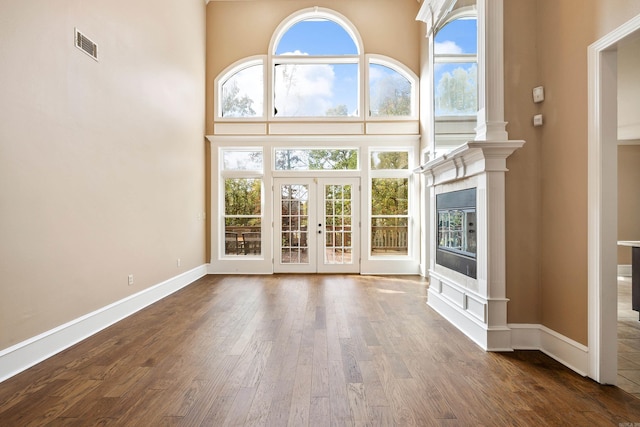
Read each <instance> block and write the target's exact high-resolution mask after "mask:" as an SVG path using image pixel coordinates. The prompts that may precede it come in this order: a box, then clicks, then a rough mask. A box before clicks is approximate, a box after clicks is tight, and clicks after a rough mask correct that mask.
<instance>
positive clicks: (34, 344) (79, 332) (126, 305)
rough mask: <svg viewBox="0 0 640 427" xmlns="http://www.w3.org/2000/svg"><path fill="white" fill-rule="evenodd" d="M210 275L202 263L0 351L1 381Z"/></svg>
mask: <svg viewBox="0 0 640 427" xmlns="http://www.w3.org/2000/svg"><path fill="white" fill-rule="evenodd" d="M206 274H207V266H206V265H202V266H199V267H196V268H194V269H192V270H189V271H187V272H185V273H182V274H180V275H178V276H175V277H172V278H171V279H168V280H166V281H164V282H162V283H159V284H157V285H155V286H152V287H150V288H147V289H145V290H143V291H140V292H138V293H137V294H134V295H131V296H129V297H127V298H124V299H122V300H120V301H116V302H114V303H113V304H109V305H107V306H105V307H102V308H100V309H98V310H96V311H94V312H92V313H88V314H86V315H84V316H82V317H79V318H77V319H74V320H72V321H70V322H67V323H65V324H64V325H60V326H58V327H56V328H54V329H51V330H49V331H47V332H44V333H42V334H40V335H37V336H35V337H32V338H29V339H28V340H25V341H23V342H20V343H18V344H16V345H13V346H11V347H9V348H7V349H4V350H2V351H0V382H2V381H4V380H6V379H8V378H10V377H12V376H14V375H16V374H18V373H20V372H22V371H24V370H26V369H28V368H30V367H32V366H34V365H36V364H37V363H40V362H42V361H43V360H45V359H47V358H49V357H51V356H53V355H55V354H57V353H59V352H61V351H63V350H65V349H67V348H69V347H71V346H72V345H74V344H76V343H78V342H80V341H82V340H84V339H86V338H88V337H90V336H91V335H93V334H95V333H97V332H100V331H101V330H103V329H105V328H107V327H109V326H111V325H113V324H114V323H116V322H118V321H120V320H122V319H124V318H125V317H128V316H130V315H132V314H133V313H135V312H137V311H139V310H142V309H143V308H145V307H147V306H149V305H151V304H153V303H154V302H157V301H159V300H161V299H162V298H165V297H166V296H168V295H170V294H172V293H174V292H176V291H178V290H180V289H182V288H184V287H185V286H188V285H190V284H191V283H193V282H195V281H196V280H198V279H199V278H201V277H203V276H205V275H206Z"/></svg>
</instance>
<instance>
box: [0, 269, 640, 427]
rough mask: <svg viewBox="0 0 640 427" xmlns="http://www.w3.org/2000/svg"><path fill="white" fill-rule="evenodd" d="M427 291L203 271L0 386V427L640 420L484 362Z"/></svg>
mask: <svg viewBox="0 0 640 427" xmlns="http://www.w3.org/2000/svg"><path fill="white" fill-rule="evenodd" d="M426 286H427V283H426V282H425V281H424V280H423V279H421V278H419V277H367V276H339V275H331V276H324V275H318V276H316V275H275V276H207V277H204V278H202V279H200V280H199V281H197V282H196V283H194V284H192V285H191V286H189V287H187V288H185V289H183V290H181V291H179V292H177V293H175V294H174V295H172V296H170V297H168V298H166V299H164V300H163V301H160V302H159V303H156V304H154V305H153V306H150V307H148V308H147V309H145V310H143V311H141V312H139V313H137V314H135V315H133V316H131V317H129V318H127V319H125V320H123V321H121V322H119V323H118V324H116V325H114V326H112V327H110V328H108V329H106V330H104V331H103V332H101V333H99V334H96V335H94V336H93V337H91V338H89V339H87V340H85V341H83V342H82V343H80V344H78V345H76V346H74V347H72V348H70V349H68V350H67V351H64V352H63V353H60V354H58V355H56V356H54V357H52V358H50V359H48V360H46V361H44V362H42V363H40V364H39V365H37V366H35V367H33V368H31V369H29V370H27V371H25V372H23V373H21V374H19V375H17V376H15V377H13V378H10V379H9V380H7V381H5V382H3V383H0V425H1V426H39V425H65V426H91V425H118V426H169V425H180V426H199V425H203V426H234V425H237V426H253V425H259V426H262V425H265V426H266V425H268V426H286V425H290V426H306V425H310V426H329V425H333V426H350V425H354V426H364V425H366V426H412V425H415V426H431V425H434V426H441V425H451V426H466V425H491V426H493V425H496V426H507V425H508V426H541V425H567V426H619V425H633V423H640V400H637V399H635V398H634V397H633V396H631V395H630V394H628V393H626V392H624V391H622V390H621V389H619V388H617V387H611V386H601V385H598V384H597V383H595V382H593V381H591V380H589V379H587V378H583V377H581V376H579V375H577V374H575V373H573V372H572V371H570V370H568V369H567V368H565V367H563V366H562V365H560V364H558V363H557V362H555V361H554V360H552V359H550V358H549V357H547V356H545V355H543V354H542V353H540V352H535V351H527V352H514V353H486V352H484V351H482V350H481V349H480V348H478V347H477V346H476V345H475V344H473V343H472V342H471V341H470V340H469V339H467V338H466V337H465V336H464V335H462V334H461V333H460V332H458V331H457V330H456V329H455V328H453V327H452V326H451V325H450V324H449V323H448V322H446V321H445V320H443V319H442V318H441V317H440V316H439V315H438V314H436V313H435V312H434V311H432V310H431V309H430V308H429V307H428V306H427V305H426V304H425V301H426ZM621 423H622V424H621ZM627 423H631V424H627Z"/></svg>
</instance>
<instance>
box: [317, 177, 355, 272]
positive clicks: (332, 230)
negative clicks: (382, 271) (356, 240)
mask: <svg viewBox="0 0 640 427" xmlns="http://www.w3.org/2000/svg"><path fill="white" fill-rule="evenodd" d="M324 194H325V201H324V206H325V213H324V225H325V230H324V231H325V238H324V263H325V264H352V263H353V257H352V254H353V246H352V238H351V236H352V230H351V185H340V184H339V185H325V191H324Z"/></svg>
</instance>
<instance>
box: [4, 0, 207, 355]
mask: <svg viewBox="0 0 640 427" xmlns="http://www.w3.org/2000/svg"><path fill="white" fill-rule="evenodd" d="M204 25H205V6H204V2H203V0H136V1H125V0H112V1H106V2H87V1H83V0H57V1H55V2H51V1H44V0H31V1H27V2H25V1H21V0H2V1H1V2H0V58H1V59H2V66H0V117H2V125H1V126H0V281H1V282H0V325H1V326H0V349H4V348H7V347H9V346H11V345H13V344H15V343H18V342H20V341H22V340H25V339H27V338H29V337H32V336H35V335H37V334H39V333H42V332H44V331H47V330H50V329H52V328H54V327H56V326H58V325H61V324H63V323H65V322H68V321H70V320H73V319H75V318H77V317H79V316H82V315H84V314H86V313H89V312H91V311H93V310H96V309H98V308H101V307H104V306H105V305H108V304H110V303H113V302H115V301H117V300H119V299H122V298H124V297H126V296H128V295H131V294H133V293H136V292H139V291H141V290H143V289H144V288H147V287H149V286H152V285H156V284H158V283H160V282H162V281H164V280H166V279H169V278H171V277H174V276H176V275H178V274H179V273H181V272H184V271H186V270H189V269H192V268H194V267H196V266H200V265H202V264H203V263H204V236H205V232H204V221H203V220H202V219H201V218H202V212H204V182H205V178H204V173H205V171H204V142H203V134H204V96H203V94H204V69H205V61H204V54H205V27H204ZM74 27H78V28H79V29H80V30H81V31H83V32H84V33H85V34H86V35H87V36H89V37H91V38H92V39H93V40H94V41H95V42H97V43H98V45H99V55H100V61H99V62H96V61H94V60H93V59H91V58H90V57H89V56H87V55H86V54H84V53H83V52H81V51H80V50H78V49H77V48H76V47H75V46H74V43H73V42H74ZM177 258H181V261H182V266H181V267H179V268H178V267H177V264H176V261H177ZM128 274H134V285H133V286H128V284H127V275H128Z"/></svg>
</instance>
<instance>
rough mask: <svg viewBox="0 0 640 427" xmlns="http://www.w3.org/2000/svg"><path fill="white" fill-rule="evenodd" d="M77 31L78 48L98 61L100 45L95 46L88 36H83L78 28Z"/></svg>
mask: <svg viewBox="0 0 640 427" xmlns="http://www.w3.org/2000/svg"><path fill="white" fill-rule="evenodd" d="M75 30H76V37H75V39H76V47H77V48H78V49H80V50H81V51H83V52H84V53H86V54H87V55H89V56H91V57H92V58H93V59H95V60H96V61H97V60H98V45H97V44H95V43H94V42H93V41H91V39H89V38H88V37H87V36H85V35H84V34H82V33H81V32H80V31H78V29H77V28H76V29H75Z"/></svg>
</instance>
